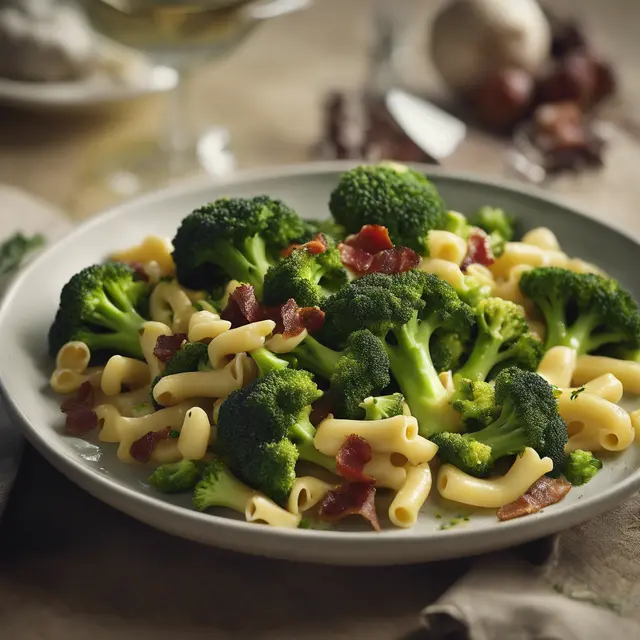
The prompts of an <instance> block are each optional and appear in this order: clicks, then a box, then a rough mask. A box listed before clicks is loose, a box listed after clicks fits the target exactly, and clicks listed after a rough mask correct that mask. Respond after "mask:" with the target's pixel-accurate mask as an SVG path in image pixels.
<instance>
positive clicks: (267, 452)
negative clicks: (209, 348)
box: [217, 369, 335, 504]
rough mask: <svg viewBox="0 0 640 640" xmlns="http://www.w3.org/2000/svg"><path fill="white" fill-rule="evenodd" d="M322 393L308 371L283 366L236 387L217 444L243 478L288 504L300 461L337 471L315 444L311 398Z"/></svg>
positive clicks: (220, 422) (223, 415)
mask: <svg viewBox="0 0 640 640" xmlns="http://www.w3.org/2000/svg"><path fill="white" fill-rule="evenodd" d="M321 395H322V392H321V391H320V390H319V389H318V387H317V385H316V384H315V382H313V380H312V376H311V374H310V373H309V372H307V371H301V370H294V369H280V370H277V371H272V372H271V373H268V374H267V375H266V376H264V377H262V378H258V379H257V380H254V381H253V382H251V383H250V384H249V385H247V386H246V387H244V388H242V389H239V390H237V391H234V392H233V393H231V394H230V395H229V397H228V398H227V399H226V400H225V401H224V402H223V404H222V405H221V406H220V412H219V414H218V425H217V426H218V431H217V445H218V446H219V449H220V452H221V453H222V454H223V455H224V456H226V458H227V459H228V463H229V467H230V469H231V470H232V471H233V473H235V474H236V475H237V476H238V478H239V479H240V480H242V481H243V482H246V483H247V484H248V485H249V486H251V487H253V488H255V489H258V490H260V491H262V492H264V493H265V494H266V495H268V496H269V497H271V498H273V499H274V500H276V501H277V502H279V503H281V504H282V503H284V502H285V501H286V499H287V496H288V495H289V493H290V491H291V486H292V484H293V482H294V480H295V477H296V474H295V466H296V462H297V461H298V460H306V461H308V462H313V463H315V464H319V465H321V466H323V467H325V468H326V469H329V470H333V471H335V460H334V459H333V458H329V457H328V456H325V455H323V454H321V453H320V452H319V451H318V450H317V449H316V448H315V446H314V443H313V439H314V437H315V428H314V427H313V425H312V424H311V422H310V421H309V414H310V411H311V403H312V402H314V401H315V400H317V399H318V398H319V397H320V396H321Z"/></svg>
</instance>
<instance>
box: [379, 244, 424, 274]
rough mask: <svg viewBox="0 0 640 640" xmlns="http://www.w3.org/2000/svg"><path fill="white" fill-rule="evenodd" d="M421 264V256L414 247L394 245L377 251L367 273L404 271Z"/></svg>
mask: <svg viewBox="0 0 640 640" xmlns="http://www.w3.org/2000/svg"><path fill="white" fill-rule="evenodd" d="M419 264H420V256H419V255H418V254H417V253H416V252H415V251H414V250H413V249H409V248H408V247H393V249H385V250H384V251H380V252H379V253H376V255H375V256H373V261H372V262H371V265H370V266H369V270H368V271H367V273H389V274H391V273H403V272H404V271H409V270H410V269H415V268H416V267H417V266H418V265H419Z"/></svg>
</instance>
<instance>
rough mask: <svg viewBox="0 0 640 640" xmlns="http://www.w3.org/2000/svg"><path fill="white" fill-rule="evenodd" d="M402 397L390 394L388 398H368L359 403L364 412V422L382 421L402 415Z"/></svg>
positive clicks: (397, 394)
mask: <svg viewBox="0 0 640 640" xmlns="http://www.w3.org/2000/svg"><path fill="white" fill-rule="evenodd" d="M404 406H405V405H404V396H403V395H402V394H401V393H392V394H391V395H388V396H369V397H368V398H365V399H364V401H363V402H361V403H360V407H361V408H362V409H364V411H365V416H364V419H365V420H384V419H385V418H393V417H394V416H401V415H402V414H403V413H404Z"/></svg>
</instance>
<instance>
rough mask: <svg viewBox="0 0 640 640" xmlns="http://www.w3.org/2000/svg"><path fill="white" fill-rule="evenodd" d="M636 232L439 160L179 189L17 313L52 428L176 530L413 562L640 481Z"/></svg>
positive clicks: (326, 557)
mask: <svg viewBox="0 0 640 640" xmlns="http://www.w3.org/2000/svg"><path fill="white" fill-rule="evenodd" d="M637 255H638V246H637V244H636V243H635V241H634V240H632V239H631V238H630V237H628V236H626V235H625V234H623V233H621V232H619V231H616V230H614V229H612V228H610V227H608V226H605V225H603V224H602V223H600V222H598V221H596V220H594V219H591V218H589V217H587V216H583V215H581V214H580V213H578V212H575V211H572V210H570V209H567V208H565V207H563V206H561V205H559V204H557V203H555V202H553V201H551V200H549V199H547V198H546V197H544V196H543V195H541V194H540V193H539V192H537V191H529V190H527V189H523V188H521V187H514V186H509V185H504V184H499V183H494V182H491V181H486V180H482V179H480V178H477V177H473V176H469V175H455V174H451V173H448V172H446V171H442V170H438V169H434V168H432V167H425V166H419V165H412V166H411V167H409V166H404V165H399V164H397V163H388V162H386V163H379V164H375V165H357V164H353V163H341V162H339V163H319V164H311V165H303V166H300V167H292V168H282V169H270V170H264V171H259V172H247V173H245V174H240V175H238V176H236V177H234V178H233V179H231V180H230V181H228V182H225V183H220V184H216V185H212V184H210V183H197V184H191V185H185V186H177V187H171V188H169V189H166V190H164V191H161V192H158V193H156V194H151V195H148V196H145V197H142V198H139V199H137V200H134V201H132V202H130V203H126V204H123V205H120V206H118V207H116V208H114V209H112V210H111V211H109V212H106V213H105V214H103V215H102V216H99V217H97V218H95V219H93V220H91V221H89V222H87V223H85V224H84V225H82V226H80V227H78V228H77V229H76V230H75V231H73V232H72V233H71V234H70V235H68V236H67V237H65V238H64V239H62V240H61V241H59V242H58V243H57V244H56V245H54V246H52V247H50V248H49V249H48V250H47V251H46V252H44V253H43V254H42V255H41V256H40V257H39V258H38V259H37V260H35V261H34V263H33V264H31V265H29V267H28V268H27V269H26V270H25V271H24V273H22V274H21V275H20V277H19V278H18V279H17V280H16V281H15V282H14V283H13V285H12V287H11V289H10V291H9V292H8V293H7V295H6V297H5V299H4V302H3V305H2V309H1V310H0V335H2V336H3V338H4V342H3V350H2V352H1V353H0V380H1V382H2V387H3V393H4V395H5V397H6V399H7V401H8V402H7V404H8V407H9V409H10V411H11V413H12V414H13V416H14V417H15V418H16V420H17V421H18V422H19V423H20V424H21V425H22V426H23V428H24V431H25V434H26V436H27V437H28V438H29V439H30V441H31V442H32V443H33V444H34V445H35V446H36V447H37V448H38V449H39V450H40V451H41V452H42V453H43V454H44V455H45V456H46V457H47V458H48V459H49V460H50V461H51V462H52V463H53V464H54V465H55V466H56V467H57V468H58V469H60V470H61V471H62V472H63V473H65V474H66V475H67V476H69V477H70V478H71V479H72V480H74V481H75V482H77V483H78V484H79V485H80V486H82V487H83V488H85V489H86V490H88V491H89V492H91V493H92V494H94V495H95V496H97V497H98V498H100V499H101V500H103V501H105V502H107V503H108V504H111V505H112V506H114V507H116V508H118V509H121V510H122V511H124V512H126V513H128V514H130V515H132V516H134V517H136V518H138V519H140V520H142V521H144V522H147V523H148V524H151V525H152V526H155V527H158V528H160V529H163V530H165V531H168V532H170V533H173V534H176V535H179V536H183V537H186V538H190V539H193V540H196V541H200V542H204V543H208V544H212V545H217V546H221V547H225V548H230V549H235V550H239V551H245V552H249V553H255V554H262V555H267V556H273V557H278V558H286V559H296V560H306V561H312V562H325V563H345V564H373V565H380V564H397V563H408V562H418V561H426V560H435V559H442V558H448V557H454V556H463V555H471V554H476V553H481V552H485V551H490V550H494V549H498V548H504V547H507V546H510V545H514V544H518V543H521V542H525V541H527V540H531V539H534V538H536V537H540V536H543V535H547V534H550V533H553V532H556V531H559V530H561V529H564V528H567V527H570V526H573V525H575V524H578V523H580V522H583V521H584V520H586V519H589V518H591V517H594V516H595V515H597V514H599V513H601V512H603V511H605V510H606V509H608V508H611V507H613V506H615V505H616V504H617V503H618V502H620V501H621V500H623V499H624V498H625V497H627V496H630V495H631V494H632V493H633V492H635V491H636V490H638V488H640V471H639V467H640V453H639V451H638V447H637V444H636V443H635V440H636V439H637V438H638V437H639V436H640V410H639V409H638V408H639V407H640V403H638V399H637V395H638V394H640V310H639V308H638V305H637V303H636V302H635V300H636V299H640V286H639V285H638V284H637V280H636V279H635V278H634V274H635V270H636V261H637Z"/></svg>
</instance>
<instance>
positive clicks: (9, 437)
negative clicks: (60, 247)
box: [0, 185, 71, 515]
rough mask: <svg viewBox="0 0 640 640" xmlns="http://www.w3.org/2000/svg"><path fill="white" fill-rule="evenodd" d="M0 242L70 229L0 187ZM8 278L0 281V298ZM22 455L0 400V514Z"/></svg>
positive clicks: (42, 207)
mask: <svg viewBox="0 0 640 640" xmlns="http://www.w3.org/2000/svg"><path fill="white" fill-rule="evenodd" d="M0 206H1V207H2V214H1V215H0V242H1V241H3V240H5V239H6V238H8V237H9V236H11V235H12V234H14V233H15V232H16V231H22V232H23V233H25V234H27V235H30V234H34V233H42V234H43V235H44V236H45V237H46V239H47V243H50V242H51V241H53V240H55V239H56V238H58V237H59V236H61V235H62V234H64V233H66V232H67V231H68V230H69V229H70V228H71V223H70V222H69V221H68V220H66V219H65V218H63V216H62V214H61V213H60V212H59V211H57V210H56V209H55V207H53V206H52V205H50V204H47V203H44V202H41V201H40V200H38V199H37V198H35V197H33V196H30V195H27V194H25V193H24V192H22V191H20V190H18V189H15V188H13V187H9V186H5V185H0ZM10 280H11V278H9V277H3V278H0V299H1V298H2V296H3V294H4V292H5V290H6V288H7V286H8V285H9V283H10ZM21 453H22V437H21V436H20V433H19V431H18V430H17V428H16V427H15V426H14V425H13V424H12V423H11V421H10V419H9V416H8V415H7V413H6V411H5V408H4V406H3V404H2V398H1V397H0V515H1V514H2V511H3V509H4V506H5V504H6V502H7V498H8V496H9V491H10V489H11V485H12V484H13V480H14V478H15V475H16V472H17V470H18V463H19V461H20V454H21Z"/></svg>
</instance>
